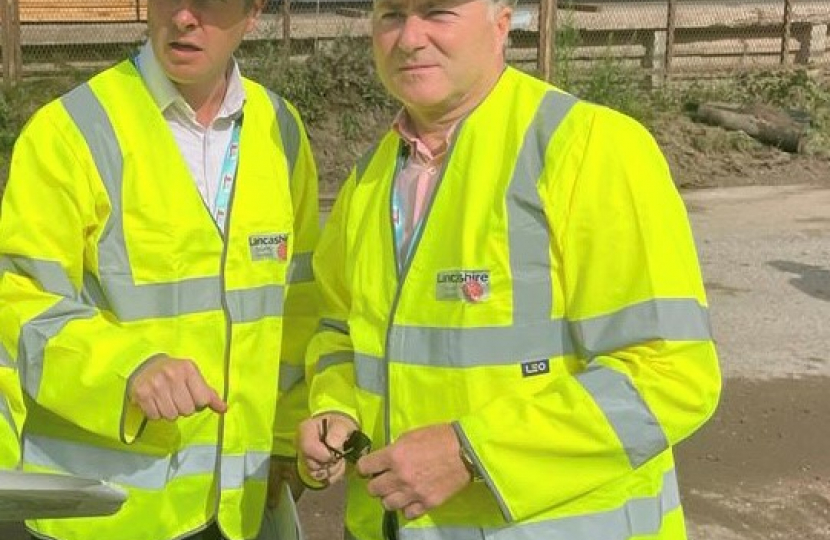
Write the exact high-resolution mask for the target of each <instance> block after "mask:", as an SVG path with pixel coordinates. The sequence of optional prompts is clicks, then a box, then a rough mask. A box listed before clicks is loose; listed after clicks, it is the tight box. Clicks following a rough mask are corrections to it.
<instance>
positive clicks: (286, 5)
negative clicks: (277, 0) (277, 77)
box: [282, 0, 291, 62]
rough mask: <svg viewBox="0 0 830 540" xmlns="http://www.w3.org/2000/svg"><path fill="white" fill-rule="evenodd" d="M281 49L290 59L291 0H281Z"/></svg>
mask: <svg viewBox="0 0 830 540" xmlns="http://www.w3.org/2000/svg"><path fill="white" fill-rule="evenodd" d="M282 51H283V54H284V55H285V61H286V62H288V61H289V60H291V0H282Z"/></svg>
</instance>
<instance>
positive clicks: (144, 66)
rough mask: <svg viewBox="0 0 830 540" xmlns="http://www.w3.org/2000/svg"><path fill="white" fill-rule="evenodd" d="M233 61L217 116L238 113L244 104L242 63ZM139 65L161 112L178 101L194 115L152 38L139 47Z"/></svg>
mask: <svg viewBox="0 0 830 540" xmlns="http://www.w3.org/2000/svg"><path fill="white" fill-rule="evenodd" d="M231 61H232V64H231V71H230V76H229V77H228V88H227V90H226V91H225V99H224V101H223V102H222V106H221V107H220V108H219V113H218V114H217V115H216V117H217V118H229V117H232V116H236V115H238V114H239V113H240V112H241V111H242V106H243V105H244V104H245V88H244V87H243V85H242V75H241V74H240V72H239V64H237V62H236V60H235V59H232V60H231ZM136 65H137V67H138V71H139V73H141V77H142V78H143V79H144V84H146V85H147V89H148V91H149V92H150V95H151V96H152V97H153V100H154V101H155V102H156V105H158V107H159V110H161V111H162V113H163V112H165V111H167V109H168V108H170V107H171V106H173V105H176V106H178V107H182V109H183V110H185V111H187V113H188V115H189V116H193V117H194V118H195V113H194V112H193V109H191V107H190V105H188V104H187V102H186V101H185V100H184V98H183V97H182V95H181V94H180V93H179V91H178V90H177V89H176V87H175V86H174V85H173V83H172V82H171V81H170V79H169V78H168V77H167V74H166V73H165V72H164V69H163V68H162V67H161V64H160V63H159V61H158V59H157V58H156V55H155V53H154V52H153V47H152V45H150V42H149V41H148V42H146V43H145V44H144V45H142V47H141V49H140V50H139V52H138V56H137V58H136Z"/></svg>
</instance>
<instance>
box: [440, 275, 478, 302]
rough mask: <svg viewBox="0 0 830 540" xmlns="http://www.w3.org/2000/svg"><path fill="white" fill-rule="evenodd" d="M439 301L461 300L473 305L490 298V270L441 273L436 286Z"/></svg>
mask: <svg viewBox="0 0 830 540" xmlns="http://www.w3.org/2000/svg"><path fill="white" fill-rule="evenodd" d="M435 287H436V288H435V297H436V298H437V299H438V300H456V301H457V300H461V301H463V302H469V303H471V304H477V303H479V302H484V301H485V300H487V299H489V298H490V271H489V270H450V271H447V272H439V273H438V277H437V278H436V284H435Z"/></svg>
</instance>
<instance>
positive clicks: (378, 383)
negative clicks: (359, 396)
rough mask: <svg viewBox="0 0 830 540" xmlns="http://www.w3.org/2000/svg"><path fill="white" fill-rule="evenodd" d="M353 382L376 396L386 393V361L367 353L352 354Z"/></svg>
mask: <svg viewBox="0 0 830 540" xmlns="http://www.w3.org/2000/svg"><path fill="white" fill-rule="evenodd" d="M354 364H355V366H354V371H355V384H356V385H357V387H358V388H361V389H363V390H365V391H366V392H369V393H371V394H375V395H378V396H385V395H386V361H385V360H384V359H383V358H378V357H377V356H372V355H368V354H362V353H355V355H354Z"/></svg>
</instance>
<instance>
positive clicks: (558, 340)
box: [389, 319, 573, 368]
mask: <svg viewBox="0 0 830 540" xmlns="http://www.w3.org/2000/svg"><path fill="white" fill-rule="evenodd" d="M571 352H573V347H572V346H571V341H570V335H569V334H568V331H567V325H565V324H564V323H563V322H562V321H561V320H550V319H548V320H542V321H536V322H534V323H533V324H525V325H516V326H488V327H468V328H435V327H427V326H402V325H396V326H394V327H393V328H392V334H391V336H390V339H389V357H390V359H391V360H392V361H393V362H398V363H404V364H414V365H430V366H436V367H460V368H465V367H476V366H486V365H507V364H512V363H515V362H517V361H526V360H532V359H541V358H550V357H554V356H562V355H564V354H569V353H571Z"/></svg>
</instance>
